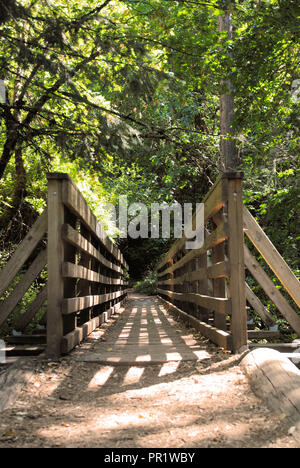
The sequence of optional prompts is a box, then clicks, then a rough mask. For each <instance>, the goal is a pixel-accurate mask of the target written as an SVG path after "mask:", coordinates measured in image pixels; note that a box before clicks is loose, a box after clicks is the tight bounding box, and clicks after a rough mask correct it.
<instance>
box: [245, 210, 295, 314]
mask: <svg viewBox="0 0 300 468" xmlns="http://www.w3.org/2000/svg"><path fill="white" fill-rule="evenodd" d="M243 217H244V226H245V228H246V231H245V232H246V235H247V236H248V237H249V239H250V240H251V242H252V243H253V244H254V245H255V247H256V248H257V250H258V251H259V252H260V254H261V255H262V257H263V258H264V259H265V261H266V262H267V264H268V265H269V267H270V268H271V270H273V272H274V273H275V275H276V276H277V278H278V279H279V281H280V282H281V284H282V285H283V286H284V288H285V289H286V290H287V292H288V293H289V295H290V296H291V297H292V299H293V300H294V301H295V303H296V304H297V306H298V307H300V282H299V281H298V279H297V278H296V276H295V275H294V273H293V272H292V270H291V269H290V267H289V266H288V265H287V263H286V262H285V261H284V259H283V258H282V256H281V255H280V253H279V252H278V250H277V249H276V248H275V247H274V245H273V244H272V242H271V241H270V239H269V238H268V236H267V235H266V234H265V232H264V231H263V229H262V228H261V227H260V225H259V224H258V223H257V222H256V220H255V219H254V218H253V216H252V215H251V213H250V212H249V210H248V209H247V208H246V207H245V206H244V209H243Z"/></svg>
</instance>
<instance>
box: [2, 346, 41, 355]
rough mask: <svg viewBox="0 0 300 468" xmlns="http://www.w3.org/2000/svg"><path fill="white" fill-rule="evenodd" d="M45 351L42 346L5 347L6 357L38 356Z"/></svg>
mask: <svg viewBox="0 0 300 468" xmlns="http://www.w3.org/2000/svg"><path fill="white" fill-rule="evenodd" d="M44 351H45V346H43V345H41V344H40V345H38V346H37V345H36V346H34V345H10V346H9V345H7V346H6V349H5V352H6V356H38V355H39V354H42V353H43V352H44Z"/></svg>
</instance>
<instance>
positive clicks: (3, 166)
mask: <svg viewBox="0 0 300 468" xmlns="http://www.w3.org/2000/svg"><path fill="white" fill-rule="evenodd" d="M0 7H1V8H0V35H1V47H0V79H1V80H2V81H3V83H4V85H5V89H6V95H5V99H2V101H1V102H0V125H1V127H0V131H1V134H0V230H1V236H0V242H1V248H2V250H3V252H4V253H3V255H4V256H5V255H7V252H10V251H11V250H12V249H13V246H14V245H15V244H17V243H19V242H20V240H21V239H22V238H23V237H24V235H25V233H26V232H27V231H28V228H29V227H30V226H31V225H32V223H33V221H34V219H35V218H36V217H37V216H38V214H40V213H41V212H42V211H43V209H44V207H45V205H46V197H47V180H46V173H47V172H50V171H60V172H68V173H69V175H70V176H71V177H72V178H73V179H74V180H75V182H76V183H77V184H78V186H79V188H80V189H81V190H82V192H83V193H84V195H85V197H86V198H87V200H88V202H89V203H90V205H91V207H92V208H93V210H94V211H95V213H96V214H97V216H98V217H99V219H101V220H102V221H103V222H104V224H105V225H106V226H107V228H108V229H112V226H110V221H109V216H108V213H107V212H106V211H105V209H103V208H102V206H103V204H104V203H106V202H111V203H116V202H117V199H118V197H119V195H127V197H128V200H129V202H131V201H137V199H138V201H140V202H143V203H146V204H147V205H150V204H151V203H152V202H154V201H155V202H164V201H165V202H167V203H170V202H173V201H177V202H179V203H182V202H193V203H196V202H199V201H201V199H202V197H203V195H204V194H205V193H206V192H207V190H208V189H209V187H210V186H211V185H212V183H213V182H214V181H215V179H216V176H217V174H218V173H219V172H220V171H221V170H222V167H221V161H220V148H219V143H220V122H219V120H220V116H219V114H220V94H221V93H222V92H224V89H223V86H224V85H222V83H224V82H225V81H226V80H230V82H231V83H232V90H233V94H234V97H235V117H234V123H233V135H234V141H235V144H236V147H237V151H238V169H240V170H242V171H243V172H244V174H245V176H244V201H245V203H246V204H247V206H248V208H250V210H251V211H252V212H253V213H254V214H255V216H256V217H257V218H258V219H259V221H260V223H261V224H262V226H263V227H264V229H265V230H266V232H267V233H268V234H269V235H270V237H271V239H272V241H273V242H274V243H275V245H276V247H277V248H278V249H279V251H280V252H281V253H282V254H283V255H284V256H285V258H286V260H287V261H288V262H289V264H290V266H291V267H292V268H293V270H294V272H295V273H296V274H298V275H299V253H298V252H299V240H300V234H299V233H300V229H299V211H300V210H299V207H300V199H299V197H300V188H299V170H300V164H299V125H300V120H299V101H300V93H299V98H298V90H297V89H293V86H294V84H295V83H297V80H298V79H299V78H300V71H299V16H300V6H299V3H298V2H297V1H296V0H251V1H250V0H244V1H235V2H227V1H221V0H220V1H217V0H216V1H211V2H210V1H197V0H195V1H192V0H191V1H189V0H187V1H184V0H181V1H175V0H171V1H170V0H142V1H140V0H123V1H120V0H106V1H102V2H98V1H93V0H89V1H78V0H76V1H75V0H68V1H65V0H53V1H51V0H45V1H36V0H22V1H17V0H9V1H7V0H5V1H4V0H0ZM225 11H226V12H230V13H231V15H232V24H233V37H232V38H228V36H227V35H226V34H225V33H224V32H220V31H219V30H218V17H219V16H220V15H223V14H224V12H225ZM123 248H124V249H125V253H126V252H127V256H128V259H129V261H130V259H131V261H132V263H135V264H137V263H138V262H140V269H139V270H138V271H137V272H136V276H137V277H140V276H141V275H142V272H143V271H145V269H146V268H148V267H150V266H153V262H155V261H157V259H158V257H159V256H160V255H161V253H162V251H163V250H164V249H166V248H167V243H166V242H164V241H162V240H158V241H157V242H156V243H153V242H150V241H149V242H146V241H145V242H144V243H142V245H140V250H139V253H137V252H136V248H135V246H134V245H133V246H132V245H130V242H128V243H127V244H126V243H125V242H123Z"/></svg>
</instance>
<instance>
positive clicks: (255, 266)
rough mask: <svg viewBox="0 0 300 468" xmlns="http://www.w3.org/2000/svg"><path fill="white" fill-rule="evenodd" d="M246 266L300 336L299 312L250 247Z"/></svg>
mask: <svg viewBox="0 0 300 468" xmlns="http://www.w3.org/2000/svg"><path fill="white" fill-rule="evenodd" d="M244 255H245V265H246V267H247V269H248V270H249V272H250V273H251V275H252V276H253V277H254V278H255V279H256V281H257V282H258V283H259V284H260V285H261V287H262V288H263V290H264V291H265V293H266V294H267V296H268V297H269V298H270V299H271V301H273V302H274V304H275V306H276V307H277V309H278V310H279V311H280V313H281V314H282V315H283V317H285V319H286V320H287V321H288V323H289V324H290V325H291V327H292V328H293V330H294V331H295V332H296V333H297V335H299V336H300V317H299V315H298V314H297V312H296V311H295V310H294V309H293V308H292V307H291V306H290V304H289V303H288V301H287V300H286V299H285V298H284V297H283V295H282V294H281V293H280V291H279V290H278V289H277V288H276V286H275V285H274V283H273V281H272V280H271V279H270V278H269V276H268V275H267V273H266V272H265V271H264V270H263V269H262V267H261V266H260V265H259V263H258V261H257V260H256V258H255V257H254V256H253V255H252V254H251V252H250V251H249V249H248V247H247V246H246V245H245V246H244Z"/></svg>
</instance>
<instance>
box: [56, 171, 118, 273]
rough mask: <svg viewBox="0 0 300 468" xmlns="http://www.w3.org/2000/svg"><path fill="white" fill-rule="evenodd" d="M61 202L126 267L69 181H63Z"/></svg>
mask: <svg viewBox="0 0 300 468" xmlns="http://www.w3.org/2000/svg"><path fill="white" fill-rule="evenodd" d="M62 200H63V203H64V204H65V206H67V207H68V208H69V209H70V210H71V211H72V212H74V213H76V215H77V216H78V217H79V218H80V219H81V220H82V221H83V222H84V223H85V224H86V226H87V228H88V229H90V230H91V231H92V233H93V234H94V235H95V236H97V238H98V239H99V240H100V242H101V243H102V244H103V245H104V247H105V248H106V249H107V250H108V252H109V253H110V254H111V255H113V256H114V257H115V259H116V260H117V261H119V262H120V263H122V264H123V265H124V266H127V264H126V262H125V260H124V257H123V255H122V253H121V251H120V250H119V249H118V247H117V246H116V245H115V244H114V243H113V242H112V240H111V239H110V238H109V237H108V236H107V234H106V233H105V230H104V228H103V226H102V225H101V223H100V222H99V221H97V218H96V216H95V215H94V214H93V212H92V211H91V209H90V207H89V206H88V204H87V202H86V201H85V199H84V198H83V196H82V194H81V193H80V191H79V190H78V188H77V187H76V185H75V184H74V183H73V182H71V181H70V180H63V187H62Z"/></svg>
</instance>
